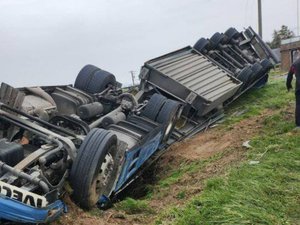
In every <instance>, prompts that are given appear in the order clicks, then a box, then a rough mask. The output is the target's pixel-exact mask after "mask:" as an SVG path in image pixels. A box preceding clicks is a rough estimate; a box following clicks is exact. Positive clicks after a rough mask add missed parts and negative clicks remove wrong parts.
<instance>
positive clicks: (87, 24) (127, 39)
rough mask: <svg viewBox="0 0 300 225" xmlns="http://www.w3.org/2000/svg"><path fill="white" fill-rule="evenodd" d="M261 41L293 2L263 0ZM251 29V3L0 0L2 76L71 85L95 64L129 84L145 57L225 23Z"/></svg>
mask: <svg viewBox="0 0 300 225" xmlns="http://www.w3.org/2000/svg"><path fill="white" fill-rule="evenodd" d="M262 2H263V38H264V39H265V40H271V37H272V32H273V30H274V29H278V28H280V26H281V25H282V24H285V25H288V26H289V27H290V29H292V30H293V31H294V32H295V33H297V8H296V5H297V0H284V1H283V0H262ZM249 25H250V26H252V27H253V28H254V29H255V30H257V0H50V1H49V0H48V1H46V0H0V38H1V41H0V81H3V82H6V83H9V84H11V85H13V86H28V85H29V86H33V85H54V84H71V83H74V80H75V78H76V75H77V73H78V71H79V70H80V69H81V68H82V67H83V66H84V65H86V64H94V65H96V66H98V67H100V68H102V69H105V70H107V71H110V72H111V73H113V74H115V75H116V77H117V79H118V80H119V81H120V82H123V83H127V84H128V83H130V80H131V78H130V74H129V71H130V70H134V71H137V73H138V72H139V70H140V67H141V66H142V65H143V63H144V62H145V61H147V60H149V59H151V58H154V57H157V56H160V55H162V54H165V53H168V52H170V51H174V50H177V49H179V48H182V47H185V46H187V45H193V44H194V43H195V42H196V41H197V40H198V39H199V38H200V37H207V38H209V37H210V36H211V35H213V33H214V32H216V31H219V32H224V31H225V30H226V29H227V28H229V27H231V26H232V27H235V28H237V29H238V30H241V29H243V27H248V26H249Z"/></svg>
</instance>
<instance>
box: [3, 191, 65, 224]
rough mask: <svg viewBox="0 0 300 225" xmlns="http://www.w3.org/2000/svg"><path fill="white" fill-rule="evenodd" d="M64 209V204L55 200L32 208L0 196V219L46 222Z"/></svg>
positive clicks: (57, 215)
mask: <svg viewBox="0 0 300 225" xmlns="http://www.w3.org/2000/svg"><path fill="white" fill-rule="evenodd" d="M65 211H66V206H65V204H64V203H63V202H62V201H60V200H57V201H55V202H54V203H52V204H50V205H48V206H47V207H45V208H34V207H31V206H28V205H25V204H23V203H21V202H18V201H16V200H14V199H10V198H7V197H3V196H0V219H2V220H3V219H4V220H9V221H13V222H19V223H47V222H51V221H53V220H55V219H57V218H58V217H59V216H60V215H61V214H62V213H64V212H65Z"/></svg>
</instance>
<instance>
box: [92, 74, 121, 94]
mask: <svg viewBox="0 0 300 225" xmlns="http://www.w3.org/2000/svg"><path fill="white" fill-rule="evenodd" d="M109 85H112V86H116V77H115V76H114V75H113V74H111V73H109V72H107V71H104V70H98V71H96V72H95V73H94V74H93V76H92V78H91V79H90V81H89V83H88V85H87V86H86V92H89V93H92V94H95V93H100V92H102V91H104V90H105V89H106V88H107V87H108V86H109Z"/></svg>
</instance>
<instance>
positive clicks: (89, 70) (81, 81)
mask: <svg viewBox="0 0 300 225" xmlns="http://www.w3.org/2000/svg"><path fill="white" fill-rule="evenodd" d="M98 70H100V69H99V68H98V67H96V66H93V65H86V66H84V67H83V68H82V69H81V70H80V72H79V73H78V75H77V78H76V80H75V83H74V87H75V88H77V89H80V90H83V91H85V89H86V86H87V84H88V82H89V81H90V79H91V77H92V76H93V74H94V73H95V72H96V71H98Z"/></svg>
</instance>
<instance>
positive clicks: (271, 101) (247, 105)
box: [224, 78, 294, 126]
mask: <svg viewBox="0 0 300 225" xmlns="http://www.w3.org/2000/svg"><path fill="white" fill-rule="evenodd" d="M293 101H294V93H292V92H287V90H286V87H285V82H284V81H283V79H272V78H271V79H270V81H269V83H268V84H267V85H266V87H264V88H261V89H258V90H250V91H249V92H248V93H247V94H245V95H243V96H241V97H240V98H239V99H237V101H235V102H234V103H233V104H231V105H230V106H229V108H227V109H226V115H228V117H227V118H226V121H225V122H224V125H225V126H228V125H232V124H234V123H236V122H239V121H241V120H243V119H247V118H249V117H251V116H256V115H259V114H260V113H261V112H262V111H263V110H266V109H269V110H277V109H280V108H281V107H282V106H283V105H286V104H287V103H289V102H293ZM239 112H241V115H239ZM235 114H238V115H235Z"/></svg>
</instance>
